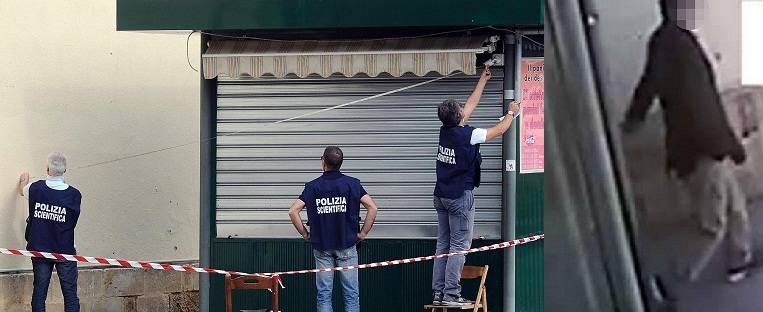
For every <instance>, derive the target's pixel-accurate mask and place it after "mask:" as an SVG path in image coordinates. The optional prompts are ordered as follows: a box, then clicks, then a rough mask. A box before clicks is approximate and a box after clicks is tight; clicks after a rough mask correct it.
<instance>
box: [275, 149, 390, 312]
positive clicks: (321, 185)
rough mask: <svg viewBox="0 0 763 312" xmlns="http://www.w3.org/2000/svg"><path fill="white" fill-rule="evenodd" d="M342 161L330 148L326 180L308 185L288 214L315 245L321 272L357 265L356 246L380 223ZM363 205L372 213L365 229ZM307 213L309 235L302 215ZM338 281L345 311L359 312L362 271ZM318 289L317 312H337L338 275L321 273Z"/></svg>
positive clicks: (323, 177)
mask: <svg viewBox="0 0 763 312" xmlns="http://www.w3.org/2000/svg"><path fill="white" fill-rule="evenodd" d="M343 159H344V155H343V154H342V150H341V149H339V148H338V147H336V146H329V147H327V148H326V149H325V150H324V152H323V157H321V165H322V167H323V175H321V176H320V177H318V178H317V179H315V180H312V181H310V182H308V183H307V184H305V189H304V191H302V195H300V196H299V199H297V200H296V201H294V203H293V204H292V205H291V208H290V209H289V218H291V222H292V223H293V224H294V227H295V228H296V229H297V232H299V234H301V235H302V237H303V238H304V239H305V240H306V241H308V242H310V243H312V245H313V255H314V256H315V266H316V268H318V269H324V268H333V267H337V266H356V265H357V264H358V251H357V249H356V248H355V245H356V244H357V243H358V242H359V241H362V240H364V239H365V238H366V235H368V232H369V231H371V227H372V226H373V225H374V220H375V219H376V211H377V207H376V203H374V200H373V199H372V198H371V196H370V195H368V193H366V190H365V189H363V186H362V185H360V181H359V180H358V179H356V178H353V177H350V176H346V175H344V174H342V173H341V172H339V168H341V167H342V161H343ZM360 204H363V206H364V207H366V209H368V213H367V214H366V221H365V223H364V224H363V228H362V229H360ZM305 208H306V210H307V220H308V224H309V225H310V232H308V230H307V229H306V228H305V225H304V224H303V223H302V218H301V217H300V215H299V213H300V212H301V211H302V209H305ZM339 278H340V280H341V283H342V293H343V296H344V309H345V311H346V312H358V311H360V298H359V293H360V291H359V290H360V287H359V285H358V270H357V269H352V270H344V271H340V272H339ZM315 284H316V287H317V289H318V312H332V311H333V307H332V305H331V293H332V289H333V285H334V272H322V273H318V274H317V276H316V279H315Z"/></svg>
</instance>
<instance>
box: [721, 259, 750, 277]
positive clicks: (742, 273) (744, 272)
mask: <svg viewBox="0 0 763 312" xmlns="http://www.w3.org/2000/svg"><path fill="white" fill-rule="evenodd" d="M745 260H746V261H745V264H744V265H742V266H740V267H736V268H732V269H729V271H728V274H727V275H726V279H727V280H728V281H729V283H738V282H740V281H742V280H743V279H745V278H747V276H748V275H749V273H750V268H751V267H752V255H749V254H748V255H746V256H745Z"/></svg>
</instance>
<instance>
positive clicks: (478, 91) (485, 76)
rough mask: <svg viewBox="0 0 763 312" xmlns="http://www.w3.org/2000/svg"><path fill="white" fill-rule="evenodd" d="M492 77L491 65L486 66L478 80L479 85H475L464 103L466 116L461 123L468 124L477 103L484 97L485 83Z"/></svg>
mask: <svg viewBox="0 0 763 312" xmlns="http://www.w3.org/2000/svg"><path fill="white" fill-rule="evenodd" d="M490 77H492V73H491V72H490V66H485V70H484V71H482V76H480V80H479V81H478V82H477V86H476V87H474V91H472V94H471V95H470V96H469V98H467V99H466V104H464V111H463V112H464V118H463V119H461V125H464V124H466V122H467V121H468V120H469V117H471V116H472V113H473V112H474V110H475V109H476V108H477V104H479V103H480V98H481V97H482V92H483V91H485V85H486V84H487V81H488V80H490Z"/></svg>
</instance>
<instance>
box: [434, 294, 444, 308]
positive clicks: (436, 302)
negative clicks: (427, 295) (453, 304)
mask: <svg viewBox="0 0 763 312" xmlns="http://www.w3.org/2000/svg"><path fill="white" fill-rule="evenodd" d="M432 305H437V306H438V305H442V293H441V292H435V293H434V296H432Z"/></svg>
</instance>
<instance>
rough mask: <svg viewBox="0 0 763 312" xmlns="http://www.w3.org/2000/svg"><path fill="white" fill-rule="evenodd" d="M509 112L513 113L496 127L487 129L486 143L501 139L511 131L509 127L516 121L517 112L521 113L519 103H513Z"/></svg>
mask: <svg viewBox="0 0 763 312" xmlns="http://www.w3.org/2000/svg"><path fill="white" fill-rule="evenodd" d="M509 112H511V113H507V114H506V116H504V118H503V120H501V121H500V122H498V123H497V124H496V125H495V126H492V127H490V128H487V136H486V138H485V141H490V140H492V139H495V138H497V137H500V136H501V135H503V134H504V133H506V131H508V130H509V127H511V122H512V121H514V116H516V115H517V112H519V105H518V104H517V102H513V101H512V102H511V104H510V105H509Z"/></svg>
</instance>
